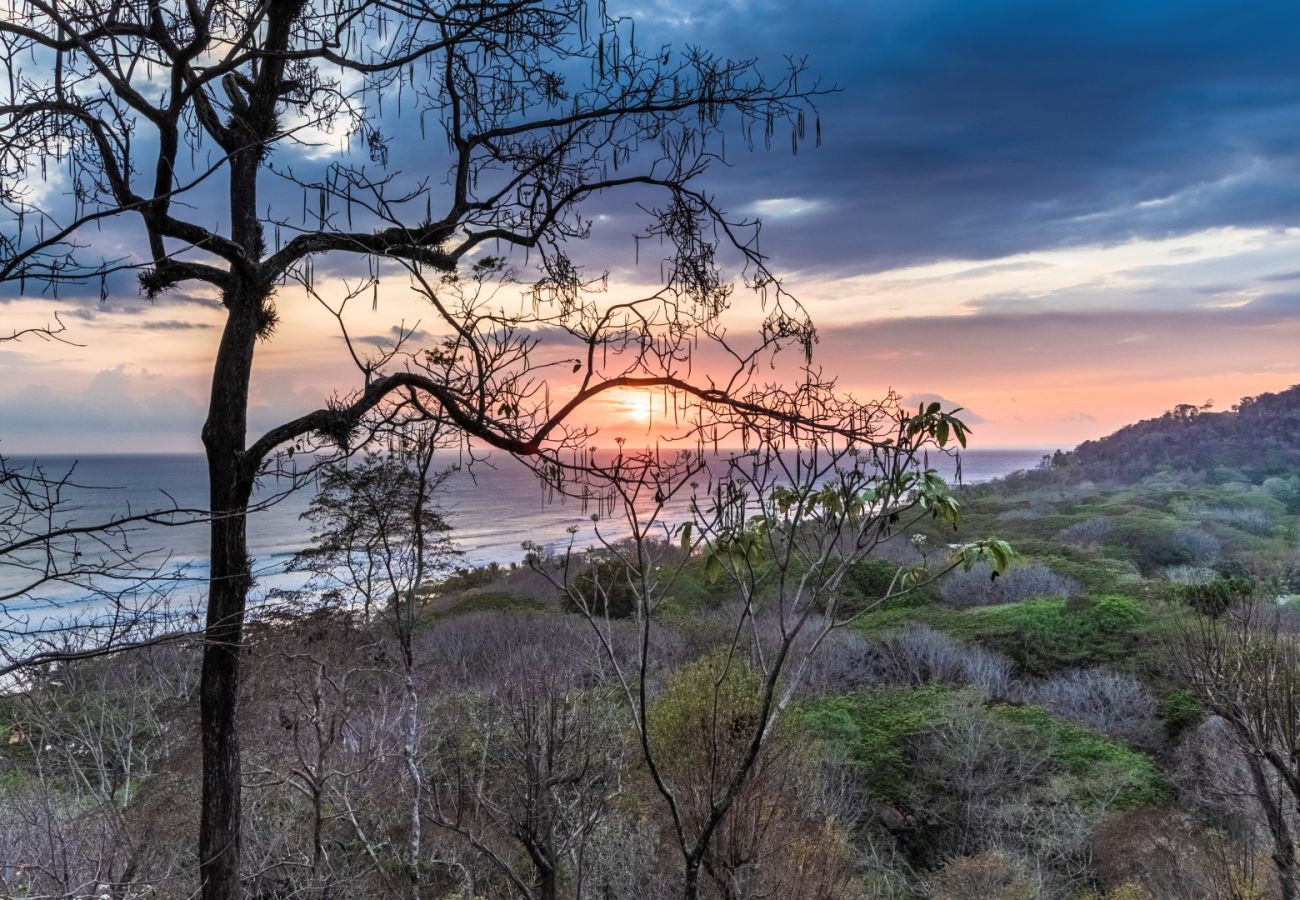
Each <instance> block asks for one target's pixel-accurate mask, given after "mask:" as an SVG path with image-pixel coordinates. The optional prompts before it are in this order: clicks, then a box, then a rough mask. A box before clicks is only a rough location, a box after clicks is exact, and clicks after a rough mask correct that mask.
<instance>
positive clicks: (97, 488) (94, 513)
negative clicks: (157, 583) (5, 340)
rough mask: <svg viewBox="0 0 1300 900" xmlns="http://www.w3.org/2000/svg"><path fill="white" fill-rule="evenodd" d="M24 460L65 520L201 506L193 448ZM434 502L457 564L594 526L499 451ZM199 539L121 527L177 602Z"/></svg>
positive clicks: (988, 471)
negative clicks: (60, 483)
mask: <svg viewBox="0 0 1300 900" xmlns="http://www.w3.org/2000/svg"><path fill="white" fill-rule="evenodd" d="M1041 458H1042V451H1041V450H970V451H967V452H966V453H964V454H962V477H963V480H964V481H965V482H966V483H968V484H970V483H978V482H982V481H988V480H991V479H994V478H998V477H1001V476H1004V475H1007V474H1010V473H1011V472H1013V471H1017V470H1020V469H1026V468H1031V467H1033V466H1035V465H1037V464H1038V462H1039V460H1040V459H1041ZM940 460H941V462H942V463H943V464H942V465H940V463H939V462H936V463H935V465H936V467H937V468H940V470H941V471H942V470H943V469H944V468H948V469H951V461H950V460H949V459H948V458H946V457H941V458H940ZM34 461H36V462H39V464H40V465H41V466H43V467H44V468H45V470H46V471H47V473H49V474H55V473H61V472H65V471H67V470H69V469H71V468H73V467H74V466H75V470H74V475H75V478H74V480H75V481H76V482H77V483H78V484H80V485H85V486H86V487H84V488H79V489H76V490H75V491H73V492H72V493H71V496H72V498H73V501H74V507H75V509H74V511H73V512H72V513H71V521H75V522H77V523H83V524H84V523H91V522H99V521H103V520H105V519H108V518H111V517H112V516H114V515H120V514H121V513H122V512H123V511H124V510H127V509H130V510H134V511H137V512H139V511H144V510H148V509H154V508H158V507H160V506H167V505H171V504H172V503H173V502H174V503H175V505H177V506H180V507H191V508H203V507H204V506H205V505H206V500H207V469H206V465H205V462H204V459H203V457H202V456H201V455H200V454H140V455H89V456H82V457H79V458H74V457H70V456H45V457H40V458H39V459H38V460H32V459H30V458H26V459H24V458H11V459H10V460H9V463H10V465H11V467H15V468H16V467H23V466H28V465H31V464H32V463H33V462H34ZM456 462H457V458H456V457H455V456H454V455H453V456H448V457H447V458H446V460H445V465H448V466H450V465H453V464H455V463H456ZM945 474H951V472H950V471H949V472H946V473H945ZM274 488H275V484H274V483H273V482H272V483H270V484H268V485H267V486H266V487H265V488H264V489H263V490H262V492H261V495H262V496H266V495H267V494H268V493H270V492H272V491H273V490H274ZM310 499H311V498H310V493H309V491H308V490H301V491H299V492H297V493H293V494H290V495H289V496H288V497H287V498H286V499H284V500H282V501H280V502H278V503H276V504H275V505H273V506H270V507H269V508H267V509H263V510H260V511H257V512H255V513H253V514H252V515H251V516H250V519H249V549H250V552H251V553H252V554H253V556H254V560H255V573H256V577H257V587H256V589H255V594H256V596H255V597H254V598H253V600H254V602H257V599H258V598H259V597H262V596H265V595H266V593H267V592H268V591H270V590H272V589H276V588H296V587H299V586H301V579H302V576H300V575H295V574H291V573H286V571H285V567H286V564H287V563H288V562H289V560H290V559H291V558H292V557H293V556H294V554H295V553H297V552H298V551H299V550H301V549H303V548H304V546H305V545H306V544H307V542H308V539H309V532H308V528H307V524H306V523H305V522H303V521H302V520H301V516H302V514H303V512H304V510H305V509H306V508H307V505H308V503H309V501H310ZM675 502H677V501H675ZM679 503H680V506H681V509H680V510H679V511H677V513H678V514H677V515H676V519H674V510H672V508H671V506H670V508H669V510H668V513H667V515H666V518H668V519H670V520H684V519H685V518H686V507H685V501H684V499H683V500H682V501H680V502H679ZM439 505H440V506H441V508H442V510H443V512H444V515H445V517H446V518H447V520H448V521H449V523H450V524H451V526H452V528H453V531H452V532H451V537H452V539H453V540H454V542H455V544H456V546H457V548H458V549H459V550H460V552H461V553H462V556H461V562H460V564H461V565H466V566H475V565H484V564H487V563H492V562H497V563H501V564H503V565H506V564H509V563H512V562H519V561H521V560H522V559H523V551H522V549H521V543H522V542H523V541H532V542H536V543H538V544H542V545H543V546H551V547H555V548H557V549H559V548H563V547H564V546H565V545H567V543H568V542H569V541H570V540H571V539H572V540H573V541H574V542H575V544H577V545H578V546H584V545H590V544H591V543H594V541H595V532H594V529H595V527H597V526H596V525H595V524H593V522H592V520H591V514H590V513H591V510H590V509H587V510H584V508H583V505H582V504H581V503H580V502H578V501H575V500H573V499H564V498H559V497H556V496H554V495H550V494H548V492H547V491H545V490H544V489H543V487H542V485H541V484H540V483H539V481H538V480H537V478H536V476H535V475H534V474H533V473H532V472H531V471H529V470H528V469H527V468H526V467H525V466H523V465H522V464H521V463H519V462H518V461H516V460H515V459H513V458H512V457H509V456H507V455H501V456H493V457H490V458H489V460H488V462H486V463H482V462H480V463H476V464H475V465H474V467H473V468H472V470H461V471H457V472H454V473H453V474H452V475H451V476H450V477H449V478H448V480H447V481H446V482H445V484H444V485H443V488H442V491H441V493H440V496H439ZM601 527H602V528H603V529H604V530H605V531H606V533H607V534H616V533H617V528H618V526H617V522H615V521H611V522H610V523H607V524H605V525H603V526H601ZM570 528H576V529H577V531H576V533H575V534H573V535H570V533H569V529H570ZM207 541H208V534H207V529H206V528H205V527H204V526H203V525H202V524H192V525H180V526H174V527H165V526H152V525H146V526H143V527H142V528H140V529H139V530H138V531H136V532H135V533H133V534H132V536H131V544H132V548H133V550H135V551H137V552H139V551H146V553H147V557H148V559H150V560H152V561H155V562H161V561H163V560H166V562H167V565H168V566H169V567H176V568H179V569H180V571H182V572H183V583H182V586H181V587H180V589H179V591H178V593H179V594H180V595H181V597H180V599H181V601H182V602H184V600H185V599H186V596H187V595H188V596H189V597H191V598H193V599H197V598H199V597H201V594H202V591H203V589H204V586H205V584H206V580H207V549H208V547H207ZM15 577H16V573H15V571H14V570H12V568H9V569H8V571H7V567H6V566H5V565H4V563H3V561H0V596H3V594H4V593H5V591H6V588H7V587H9V588H12V586H13V584H14V583H15V580H14V579H15ZM95 602H96V601H94V600H93V599H91V598H86V597H80V596H78V595H77V591H76V588H74V587H71V586H67V585H55V586H53V587H51V588H48V589H46V590H45V591H44V592H43V594H42V597H41V598H40V599H39V600H37V601H27V600H23V601H10V603H8V604H6V605H5V609H4V612H5V613H6V614H7V617H10V618H12V616H13V615H15V614H18V615H27V616H29V617H30V618H31V622H30V625H36V624H37V623H38V622H44V621H45V620H46V617H47V616H50V615H55V616H58V617H63V616H68V615H70V614H82V615H84V614H93V609H92V608H90V607H91V606H92V605H93V604H94V603H95ZM52 610H54V612H51V611H52Z"/></svg>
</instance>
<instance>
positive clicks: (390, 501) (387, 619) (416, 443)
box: [294, 425, 455, 898]
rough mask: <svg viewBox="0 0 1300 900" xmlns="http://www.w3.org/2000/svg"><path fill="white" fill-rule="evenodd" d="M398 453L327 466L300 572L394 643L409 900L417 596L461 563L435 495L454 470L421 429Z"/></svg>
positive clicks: (398, 440) (416, 839) (414, 850)
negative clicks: (439, 462)
mask: <svg viewBox="0 0 1300 900" xmlns="http://www.w3.org/2000/svg"><path fill="white" fill-rule="evenodd" d="M389 438H390V440H391V442H392V452H390V453H387V454H384V453H379V452H375V451H374V450H367V452H366V453H365V455H364V456H363V457H362V458H361V459H360V460H359V461H356V462H355V463H353V464H351V465H349V464H348V463H347V462H346V461H344V462H342V463H335V464H332V465H329V466H327V467H326V468H325V469H324V471H323V474H322V477H321V489H320V491H319V492H318V493H317V494H316V496H315V497H314V498H313V500H312V502H311V505H310V507H309V508H308V510H307V512H306V513H305V514H304V516H305V517H306V518H308V519H310V520H311V521H312V523H313V525H314V531H315V534H314V538H315V541H316V543H315V546H313V547H310V548H308V549H307V550H304V551H302V552H301V553H299V554H298V555H297V557H296V558H295V560H294V567H296V568H306V569H308V570H310V571H312V572H314V573H315V576H314V579H313V581H314V582H315V583H316V586H320V585H321V584H328V585H331V586H333V587H334V588H335V590H336V592H341V593H342V595H343V598H344V599H345V601H351V602H352V603H356V602H357V601H359V602H360V603H361V607H362V614H363V615H364V616H365V619H366V621H367V622H369V620H370V612H371V608H372V606H374V607H376V608H377V609H379V610H380V615H379V621H380V622H381V623H382V624H383V625H384V626H385V627H386V628H387V629H388V630H390V632H391V634H392V637H393V639H394V641H395V642H396V644H397V651H398V658H399V660H400V663H401V679H402V685H403V695H404V697H405V709H404V711H403V744H402V758H403V761H404V764H405V767H406V773H407V779H408V787H409V790H410V797H411V799H410V813H409V815H408V817H407V834H408V837H407V843H408V846H407V851H406V866H405V867H406V873H407V880H408V884H409V891H410V896H412V897H413V898H414V897H418V896H419V894H420V890H421V880H420V873H419V860H420V846H421V839H420V825H421V806H422V803H423V800H422V793H423V776H422V774H421V772H420V765H419V756H420V738H421V734H422V732H423V728H422V726H421V723H420V696H419V691H418V689H417V687H416V665H417V662H418V660H417V659H416V656H415V652H414V648H413V644H412V639H413V637H414V634H415V628H416V625H417V622H418V618H419V615H420V610H421V591H422V589H423V587H424V586H425V583H426V581H427V580H428V579H430V578H431V577H433V576H435V575H437V574H438V573H445V572H446V571H447V569H448V568H449V567H450V564H451V561H452V559H453V558H454V557H455V550H454V548H453V546H452V544H451V541H450V540H449V539H448V538H447V537H446V532H448V531H449V530H450V526H449V525H448V524H447V522H446V520H445V519H444V518H443V516H442V514H441V512H440V511H439V509H438V508H437V506H436V505H435V494H436V491H437V490H438V488H439V487H440V486H441V485H442V483H443V481H444V480H445V479H446V477H447V476H448V475H449V474H450V470H442V471H435V470H434V468H433V464H434V457H435V453H436V451H437V449H438V446H439V442H438V440H437V434H436V432H435V431H433V430H431V429H430V428H428V427H422V426H419V425H415V426H407V427H404V428H401V429H399V430H398V431H396V432H393V433H391V434H389Z"/></svg>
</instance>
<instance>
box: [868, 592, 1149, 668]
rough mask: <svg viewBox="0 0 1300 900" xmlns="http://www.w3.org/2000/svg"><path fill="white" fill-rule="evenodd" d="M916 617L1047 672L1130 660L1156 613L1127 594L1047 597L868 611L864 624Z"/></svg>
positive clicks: (886, 624)
mask: <svg viewBox="0 0 1300 900" xmlns="http://www.w3.org/2000/svg"><path fill="white" fill-rule="evenodd" d="M910 621H916V622H921V623H924V624H927V625H929V626H931V627H933V628H937V629H938V630H940V631H943V632H945V633H947V634H950V635H952V636H953V637H956V638H959V639H961V640H966V641H973V642H975V643H978V644H982V645H983V646H986V647H988V648H990V649H992V650H996V651H997V652H999V653H1002V654H1004V655H1006V656H1008V657H1010V658H1011V659H1012V660H1014V661H1016V662H1017V663H1018V664H1019V665H1020V666H1021V667H1022V668H1024V669H1025V670H1026V671H1027V672H1030V673H1032V674H1044V673H1048V672H1051V671H1054V670H1057V669H1061V668H1065V667H1068V666H1075V665H1080V664H1084V663H1087V662H1101V661H1108V660H1122V659H1125V658H1127V657H1128V655H1129V653H1130V651H1131V650H1132V649H1133V647H1134V645H1135V643H1136V642H1137V641H1138V640H1139V638H1140V636H1141V635H1142V633H1143V632H1144V630H1145V629H1146V628H1147V626H1148V625H1149V623H1150V616H1149V614H1148V613H1147V612H1146V611H1145V610H1144V609H1143V608H1142V606H1141V605H1140V604H1139V603H1138V602H1137V601H1136V600H1133V599H1132V598H1130V597H1125V596H1121V595H1114V596H1103V597H1096V598H1092V599H1083V600H1078V601H1067V600H1064V599H1060V598H1042V599H1038V600H1029V601H1026V602H1024V603H1014V604H1005V605H1001V606H985V607H978V608H975V609H969V610H953V609H947V608H944V607H938V606H930V607H922V608H920V609H915V610H888V611H882V612H880V613H873V614H870V615H868V616H867V617H866V618H865V620H864V622H863V628H864V629H866V630H867V632H868V633H869V634H882V633H887V632H889V631H891V630H893V629H896V628H899V627H901V626H902V625H903V624H905V623H907V622H910Z"/></svg>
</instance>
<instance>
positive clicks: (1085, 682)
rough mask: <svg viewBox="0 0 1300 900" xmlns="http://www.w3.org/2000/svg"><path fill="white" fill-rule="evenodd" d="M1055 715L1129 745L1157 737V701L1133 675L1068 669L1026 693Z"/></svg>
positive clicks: (1096, 669) (1033, 700)
mask: <svg viewBox="0 0 1300 900" xmlns="http://www.w3.org/2000/svg"><path fill="white" fill-rule="evenodd" d="M1026 697H1027V699H1029V700H1031V701H1032V702H1034V703H1037V704H1039V705H1040V706H1043V707H1045V708H1047V709H1048V710H1050V711H1051V712H1052V714H1053V715H1055V716H1057V717H1058V718H1061V719H1064V720H1065V721H1067V722H1073V723H1074V724H1076V725H1082V726H1084V727H1085V728H1090V729H1092V730H1093V731H1097V732H1100V733H1101V734H1104V735H1108V736H1109V737H1113V738H1118V739H1119V740H1122V741H1128V742H1129V743H1147V742H1149V741H1150V740H1151V739H1152V738H1153V737H1154V731H1155V716H1156V701H1155V698H1154V697H1152V696H1151V694H1150V693H1149V692H1148V691H1147V689H1146V688H1145V687H1143V686H1142V683H1141V682H1140V681H1138V680H1137V679H1136V678H1134V677H1133V676H1132V675H1126V674H1123V673H1121V672H1112V671H1110V670H1108V669H1104V668H1101V667H1099V666H1094V667H1091V668H1086V669H1067V670H1066V671H1064V672H1061V673H1060V674H1058V675H1054V676H1052V677H1051V678H1048V679H1047V680H1045V681H1042V682H1039V683H1038V684H1036V685H1034V686H1033V687H1031V688H1029V689H1028V690H1027V691H1026Z"/></svg>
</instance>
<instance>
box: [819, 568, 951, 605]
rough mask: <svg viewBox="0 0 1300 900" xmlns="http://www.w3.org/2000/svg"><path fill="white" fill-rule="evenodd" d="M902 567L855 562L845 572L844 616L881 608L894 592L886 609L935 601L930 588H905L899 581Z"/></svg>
mask: <svg viewBox="0 0 1300 900" xmlns="http://www.w3.org/2000/svg"><path fill="white" fill-rule="evenodd" d="M900 568H901V566H900V565H899V564H898V563H895V562H893V561H891V560H888V559H878V558H873V559H864V560H861V561H860V562H858V563H855V564H854V565H853V566H852V567H850V569H849V570H848V572H846V573H845V577H844V581H843V588H842V590H843V597H844V599H843V600H842V601H841V602H842V604H843V607H842V609H841V613H852V612H857V611H859V610H862V609H866V608H868V607H870V606H872V605H879V601H880V600H882V599H883V598H884V597H885V596H886V595H887V594H890V591H891V589H892V591H893V595H892V596H890V598H889V601H888V602H887V603H885V604H884V607H887V608H890V609H893V608H897V607H910V606H918V605H920V604H923V603H926V602H929V601H930V600H931V599H932V598H931V596H930V592H929V591H928V590H927V589H926V588H911V589H904V587H903V584H902V580H901V579H900V578H898V570H899V569H900Z"/></svg>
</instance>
